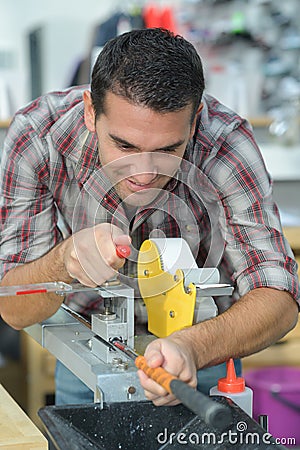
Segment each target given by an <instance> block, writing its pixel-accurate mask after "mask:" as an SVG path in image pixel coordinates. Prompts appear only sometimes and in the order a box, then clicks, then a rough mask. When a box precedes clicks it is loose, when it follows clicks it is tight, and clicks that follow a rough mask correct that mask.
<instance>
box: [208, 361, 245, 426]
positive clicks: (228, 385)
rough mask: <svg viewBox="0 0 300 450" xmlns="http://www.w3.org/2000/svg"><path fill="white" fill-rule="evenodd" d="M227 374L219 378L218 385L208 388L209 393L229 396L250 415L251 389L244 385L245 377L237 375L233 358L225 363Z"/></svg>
mask: <svg viewBox="0 0 300 450" xmlns="http://www.w3.org/2000/svg"><path fill="white" fill-rule="evenodd" d="M226 366H227V374H226V377H225V378H220V379H219V381H218V385H217V386H214V387H212V388H211V389H210V391H209V393H210V395H221V396H223V397H229V398H231V399H232V400H233V401H234V403H236V404H237V405H238V406H239V407H240V408H242V409H243V410H244V411H245V412H246V413H247V414H248V415H249V416H250V417H252V404H253V391H252V389H250V388H249V387H247V386H246V385H245V379H244V378H242V377H237V376H236V373H235V367H234V362H233V359H232V358H230V360H229V361H227V363H226Z"/></svg>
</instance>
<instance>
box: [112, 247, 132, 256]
mask: <svg viewBox="0 0 300 450" xmlns="http://www.w3.org/2000/svg"><path fill="white" fill-rule="evenodd" d="M116 253H117V256H118V257H119V258H128V256H130V253H131V250H130V247H129V245H117V247H116Z"/></svg>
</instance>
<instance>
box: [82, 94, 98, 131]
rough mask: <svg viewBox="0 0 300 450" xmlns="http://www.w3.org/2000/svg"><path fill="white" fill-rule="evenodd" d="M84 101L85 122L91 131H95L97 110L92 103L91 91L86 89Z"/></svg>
mask: <svg viewBox="0 0 300 450" xmlns="http://www.w3.org/2000/svg"><path fill="white" fill-rule="evenodd" d="M82 97H83V103H84V122H85V125H86V127H87V129H88V130H89V131H91V132H94V131H95V110H94V107H93V103H92V97H91V93H90V91H84V93H83V96H82Z"/></svg>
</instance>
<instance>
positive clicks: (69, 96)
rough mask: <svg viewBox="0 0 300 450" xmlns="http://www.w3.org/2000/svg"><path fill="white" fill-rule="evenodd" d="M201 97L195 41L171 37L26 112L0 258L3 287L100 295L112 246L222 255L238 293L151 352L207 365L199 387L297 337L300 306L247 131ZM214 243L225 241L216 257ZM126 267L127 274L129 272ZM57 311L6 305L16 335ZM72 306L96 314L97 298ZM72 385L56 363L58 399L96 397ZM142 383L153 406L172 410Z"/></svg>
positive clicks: (4, 193) (145, 39) (7, 176)
mask: <svg viewBox="0 0 300 450" xmlns="http://www.w3.org/2000/svg"><path fill="white" fill-rule="evenodd" d="M203 90H204V79H203V71H202V65H201V60H200V58H199V56H198V54H197V52H196V50H195V49H194V47H193V46H192V45H191V44H190V43H188V42H187V41H186V40H184V39H183V38H181V37H179V36H177V37H176V36H173V35H172V34H171V33H169V32H167V31H164V30H160V29H146V30H135V31H132V32H129V33H126V34H124V35H122V36H119V37H117V38H116V39H113V40H112V41H109V42H108V43H107V44H106V46H105V47H104V49H103V50H102V52H101V54H100V55H99V57H98V59H97V61H96V64H95V67H94V70H93V74H92V82H91V91H89V90H88V89H87V88H76V89H69V90H67V91H65V92H57V93H51V94H48V95H45V96H43V97H41V98H39V99H37V100H36V101H34V102H32V103H31V104H29V105H28V106H26V107H25V108H23V109H22V110H21V111H19V112H18V113H17V114H16V116H15V118H14V120H13V122H12V125H11V128H10V131H9V133H8V137H7V139H6V143H5V147H4V151H3V156H2V177H1V181H2V187H1V218H2V230H1V253H0V256H1V277H3V278H2V285H3V286H5V285H18V284H24V283H38V282H43V281H55V280H60V281H64V282H67V283H70V282H72V280H73V279H77V280H79V281H80V282H81V283H82V284H84V285H86V286H96V285H100V284H101V283H103V282H104V281H105V280H107V279H109V278H110V277H111V276H113V275H114V273H115V271H116V270H118V269H121V268H122V266H123V265H124V260H123V259H121V258H119V257H118V256H117V255H116V249H115V247H116V245H118V244H130V243H131V242H132V246H133V248H136V249H138V248H139V245H140V244H141V242H142V241H143V240H144V239H147V238H148V237H149V235H151V233H152V232H155V233H162V234H163V235H165V236H167V237H177V236H183V237H184V238H186V239H187V241H188V242H189V244H190V245H191V247H192V250H193V253H194V255H195V257H196V259H197V263H198V265H199V266H200V267H201V266H203V265H205V264H207V263H211V261H213V260H214V259H215V260H217V263H219V268H220V270H221V273H222V279H224V280H228V279H230V280H231V282H232V283H233V285H234V287H235V290H236V294H235V297H234V298H236V297H237V296H238V297H240V298H239V300H238V301H235V302H234V304H233V305H232V306H231V307H230V308H228V309H227V310H226V311H224V312H223V313H222V314H220V315H218V316H217V317H216V318H213V319H211V320H207V321H204V322H201V323H199V324H196V325H194V326H192V327H190V328H186V329H184V330H181V331H178V332H176V333H174V334H172V335H171V336H169V337H168V338H166V339H158V340H156V341H154V342H153V343H151V344H150V345H149V346H148V347H147V349H146V352H145V356H146V358H147V360H148V364H149V365H150V366H152V367H157V366H160V365H161V366H163V367H165V369H166V370H168V371H169V372H170V373H173V374H175V375H177V376H178V377H180V378H181V379H182V380H184V381H186V382H187V383H189V384H190V385H192V386H196V384H197V370H198V369H201V370H199V372H198V374H199V382H198V384H199V385H200V387H201V373H204V374H205V373H209V376H211V379H210V380H209V381H210V385H213V384H215V383H216V378H217V377H218V376H217V375H218V373H217V372H215V375H214V376H215V378H213V377H212V375H211V373H212V372H214V371H215V369H214V366H216V365H218V364H220V363H224V361H226V360H228V358H229V357H237V358H239V357H243V356H245V355H249V354H251V353H254V352H257V351H259V350H260V349H263V348H265V347H266V346H268V345H270V344H271V343H273V342H275V341H276V340H278V339H279V338H281V337H282V336H283V335H284V334H286V333H287V332H288V331H289V330H290V329H292V328H293V327H294V325H295V323H296V321H297V315H298V306H297V301H299V293H298V280H297V275H296V271H297V267H296V263H295V261H294V259H293V255H292V252H291V250H290V248H289V245H288V243H287V241H286V239H285V238H284V236H283V234H282V228H281V225H280V219H279V216H278V211H277V208H276V206H275V205H274V203H273V200H272V196H271V195H272V194H271V181H270V178H269V175H268V174H267V172H266V169H265V166H264V163H263V159H262V157H261V154H260V152H259V150H258V148H257V145H256V144H255V142H254V139H253V136H252V132H251V128H250V127H249V125H248V124H247V122H246V121H245V120H243V119H242V118H240V117H239V116H238V115H236V114H235V113H233V112H232V111H230V110H229V109H227V108H226V107H225V106H223V105H221V104H220V103H219V102H218V101H217V100H216V99H214V98H212V97H210V96H208V95H203ZM178 199H180V200H181V203H180V201H179V200H178ZM180 205H181V206H180ZM182 205H186V209H184V207H183V206H182ZM58 213H59V219H60V220H59V221H58ZM61 230H63V232H62V231H61ZM217 232H218V233H219V238H218V240H217V241H218V242H219V243H220V242H221V240H220V237H221V239H222V243H221V245H217V246H214V248H213V251H210V246H211V243H212V241H213V240H214V236H215V235H216V233H217ZM70 235H72V236H71V237H70ZM216 252H217V253H218V254H217V255H216ZM133 253H134V252H133ZM133 259H134V258H133ZM123 269H124V276H125V275H126V274H127V275H128V276H129V277H130V278H132V276H133V275H134V273H133V270H134V261H128V262H127V263H126V264H125V266H124V268H123ZM123 269H122V270H123ZM61 301H62V299H61V297H59V296H56V295H55V294H48V295H45V294H41V295H38V296H37V295H35V296H23V297H22V296H19V297H16V298H14V297H10V298H3V299H2V300H1V303H0V305H1V306H0V312H1V316H2V317H3V319H4V320H5V321H6V322H7V323H8V324H10V325H11V326H12V327H14V328H16V329H21V328H23V327H25V326H28V325H30V324H33V323H35V322H39V321H41V320H43V319H45V318H47V317H49V316H51V315H52V314H53V313H55V311H56V310H57V309H58V308H59V306H60V304H61ZM70 303H71V306H72V307H74V308H76V309H77V310H79V311H80V312H81V313H83V314H85V315H89V314H90V313H91V312H93V311H97V310H98V309H99V306H100V305H101V299H100V298H99V297H97V298H90V299H87V298H85V297H82V296H81V297H80V298H73V299H72V300H71V301H70ZM212 367H213V369H208V372H206V371H205V370H204V371H203V370H202V369H204V368H212ZM70 376H71V375H70V374H69V373H67V372H66V371H65V369H63V368H62V367H61V366H59V370H58V373H57V383H58V384H57V402H58V403H63V402H66V403H72V402H73V403H74V402H77V403H78V402H80V401H83V402H85V401H87V399H88V398H89V399H90V400H91V399H92V398H91V397H88V394H87V393H86V390H85V388H84V387H83V386H81V385H76V387H74V386H75V385H74V384H73V381H72V382H71V381H70V380H71V378H70ZM139 377H140V381H141V384H142V386H143V388H144V389H145V394H146V396H147V398H148V399H150V400H152V401H153V402H154V403H155V404H156V405H166V404H168V405H173V404H176V403H177V400H176V399H175V398H174V397H173V396H172V395H170V394H167V393H166V392H165V391H164V389H163V388H162V387H160V386H158V385H157V384H156V383H155V382H154V381H152V380H150V379H148V377H147V376H146V375H145V374H144V373H141V372H140V373H139ZM203 383H204V381H203ZM79 386H80V387H79ZM208 387H209V386H208ZM206 388H207V387H206ZM72 389H73V391H74V390H75V391H76V392H73V391H72ZM63 390H66V395H65V397H61V395H62V391H63ZM79 391H80V392H79ZM68 393H69V394H70V396H69V397H68V395H67V394H68ZM80 395H81V397H80Z"/></svg>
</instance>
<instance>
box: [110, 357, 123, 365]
mask: <svg viewBox="0 0 300 450" xmlns="http://www.w3.org/2000/svg"><path fill="white" fill-rule="evenodd" d="M111 362H112V364H113V365H114V366H118V365H119V364H122V362H123V361H122V358H117V357H114V358H112V360H111Z"/></svg>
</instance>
